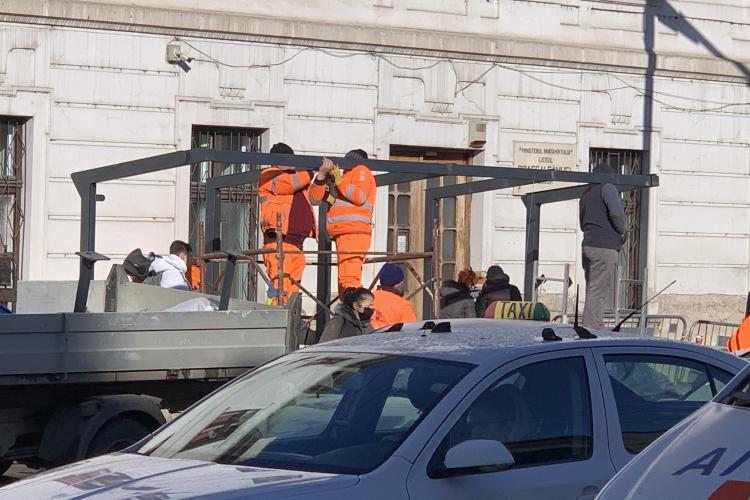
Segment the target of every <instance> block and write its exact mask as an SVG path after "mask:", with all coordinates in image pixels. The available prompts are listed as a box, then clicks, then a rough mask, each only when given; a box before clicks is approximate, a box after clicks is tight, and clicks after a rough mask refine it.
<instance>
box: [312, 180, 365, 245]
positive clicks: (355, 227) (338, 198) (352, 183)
mask: <svg viewBox="0 0 750 500" xmlns="http://www.w3.org/2000/svg"><path fill="white" fill-rule="evenodd" d="M376 192H377V186H376V184H375V177H373V175H372V172H370V169H369V168H367V167H366V166H364V165H357V166H356V167H354V168H352V169H350V170H347V171H346V172H344V174H343V176H342V178H341V182H340V183H339V184H338V185H337V186H333V184H332V183H330V184H329V182H328V180H327V179H326V180H324V181H323V182H319V181H318V180H317V178H315V180H314V181H313V183H312V186H311V187H310V199H311V200H312V202H313V203H315V204H318V203H320V202H321V201H323V200H325V199H326V198H327V197H328V195H329V194H330V195H331V196H333V197H334V198H335V201H334V202H333V204H332V205H331V207H330V208H329V209H328V217H327V218H326V228H327V229H328V234H329V235H330V237H331V238H336V237H337V236H341V235H342V234H367V235H371V234H372V214H373V212H374V210H375V195H376Z"/></svg>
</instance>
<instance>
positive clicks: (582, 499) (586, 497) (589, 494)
mask: <svg viewBox="0 0 750 500" xmlns="http://www.w3.org/2000/svg"><path fill="white" fill-rule="evenodd" d="M600 489H601V488H599V487H598V486H586V487H585V488H583V490H582V491H581V494H580V495H578V499H577V500H594V498H595V497H596V495H597V494H598V493H599V490H600Z"/></svg>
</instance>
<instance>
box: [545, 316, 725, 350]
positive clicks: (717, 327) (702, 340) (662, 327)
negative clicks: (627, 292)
mask: <svg viewBox="0 0 750 500" xmlns="http://www.w3.org/2000/svg"><path fill="white" fill-rule="evenodd" d="M616 320H617V318H616V317H615V316H614V315H606V316H605V317H604V329H605V330H611V329H612V328H614V326H615V325H616V324H617V323H618V321H616ZM552 322H553V323H557V322H562V315H557V316H555V317H554V318H552ZM568 323H569V324H572V323H573V318H571V317H568ZM738 327H739V325H738V324H736V323H725V322H721V321H708V320H703V319H701V320H698V321H696V322H694V323H693V324H692V325H690V329H688V327H687V320H686V319H685V318H684V317H683V316H678V315H672V314H651V315H648V316H646V325H645V328H644V330H643V334H644V335H647V336H649V337H659V338H665V339H670V340H678V341H683V342H691V343H694V344H699V345H705V346H708V347H715V348H717V349H722V350H723V349H726V345H727V341H728V340H729V338H730V337H731V336H732V334H733V333H734V331H735V330H736V329H737V328H738ZM620 331H622V332H625V333H639V332H640V331H641V318H640V316H637V315H636V316H633V317H631V318H630V319H628V320H627V321H626V322H625V323H624V324H623V325H622V328H621V330H620Z"/></svg>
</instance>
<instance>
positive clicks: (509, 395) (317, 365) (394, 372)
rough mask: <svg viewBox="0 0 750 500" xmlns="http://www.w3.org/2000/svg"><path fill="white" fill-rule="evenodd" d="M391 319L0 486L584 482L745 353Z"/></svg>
mask: <svg viewBox="0 0 750 500" xmlns="http://www.w3.org/2000/svg"><path fill="white" fill-rule="evenodd" d="M394 330H400V331H394V332H387V333H378V334H374V335H367V336H363V337H355V338H348V339H342V340H339V341H335V342H329V343H325V344H320V345H317V346H314V347H311V348H307V349H303V350H301V351H298V352H295V353H292V354H289V355H286V356H283V357H281V358H279V359H277V360H275V361H273V362H271V363H268V364H267V365H265V366H263V367H261V368H258V369H256V370H255V371H253V372H251V373H248V374H247V375H245V376H243V377H240V378H238V379H237V380H235V381H233V382H232V383H230V384H228V385H226V386H224V387H223V388H222V389H220V390H218V391H217V392H215V393H214V394H212V395H210V396H209V397H207V398H206V399H204V400H202V401H200V402H199V403H197V404H196V405H194V406H193V407H192V408H191V409H190V410H188V411H186V412H185V413H183V414H182V415H181V416H180V417H179V418H177V419H176V420H174V421H172V422H171V423H169V424H167V425H166V426H164V427H162V428H161V429H159V430H158V431H157V432H156V433H154V434H153V435H152V436H149V437H148V438H146V439H144V440H143V441H142V442H140V443H138V444H136V445H134V446H133V447H131V448H130V449H128V450H127V451H126V452H123V453H116V454H111V455H107V456H103V457H99V458H95V459H91V460H86V461H84V462H80V463H78V464H74V465H72V466H67V467H64V468H62V469H57V470H53V471H50V472H48V473H46V474H43V475H40V476H37V477H34V478H31V479H28V480H25V481H21V482H19V483H16V484H12V485H10V486H7V487H5V488H3V489H0V499H17V498H33V499H49V498H55V499H64V498H86V499H126V498H127V499H138V500H145V499H159V500H162V499H164V500H166V499H169V500H172V499H181V498H206V499H207V498H211V499H239V498H253V499H255V498H263V499H272V498H273V499H276V498H295V499H299V500H323V499H326V500H329V499H331V498H356V499H362V500H367V499H373V500H375V499H377V500H380V499H383V498H387V499H389V500H400V499H404V500H407V499H414V498H417V499H431V500H443V499H445V500H449V499H450V500H457V499H471V500H481V499H499V498H502V499H543V498H554V499H571V500H572V499H587V498H588V499H593V498H594V496H595V495H596V494H597V493H598V492H599V490H600V489H601V487H602V486H603V485H604V484H605V483H606V482H607V481H608V480H609V479H610V478H611V477H612V476H613V475H614V474H615V473H616V472H617V470H619V469H620V468H622V467H623V466H624V465H625V464H626V463H627V462H628V461H629V460H630V459H631V458H632V457H633V456H634V455H635V454H636V453H638V452H639V451H641V450H642V449H643V448H645V447H646V446H647V445H648V444H650V443H651V442H652V441H653V440H654V439H656V438H657V437H658V436H659V435H660V434H661V433H663V432H664V431H666V430H667V429H669V428H670V427H672V426H673V425H674V424H676V423H678V422H679V421H680V420H682V419H683V418H684V417H686V416H687V415H689V414H690V413H692V412H693V411H694V410H696V409H698V408H699V407H700V406H702V405H703V404H704V403H705V402H707V401H709V400H710V399H711V398H712V397H713V396H714V395H715V394H716V392H717V391H718V390H720V389H721V388H722V387H723V386H724V385H725V384H726V383H727V382H728V381H729V380H730V379H731V378H732V377H733V376H734V375H735V374H736V373H737V372H739V371H740V369H741V368H742V367H744V366H746V362H745V361H743V360H741V359H739V358H736V357H734V356H731V355H729V354H725V353H721V352H718V351H715V350H712V349H709V348H706V347H701V346H695V345H691V344H687V343H677V342H671V341H666V340H655V339H650V338H626V337H623V336H618V337H608V336H605V335H604V334H601V335H599V337H598V338H587V339H581V338H580V337H579V336H578V335H577V334H576V330H574V328H573V327H570V326H563V325H546V324H541V325H540V324H539V323H535V322H522V321H501V320H482V319H478V320H451V321H445V322H438V323H437V324H435V323H432V322H430V323H427V324H422V323H414V324H407V325H403V326H402V327H401V328H394ZM579 331H580V330H579ZM581 335H582V336H584V337H588V335H586V331H585V330H584V331H582V332H581Z"/></svg>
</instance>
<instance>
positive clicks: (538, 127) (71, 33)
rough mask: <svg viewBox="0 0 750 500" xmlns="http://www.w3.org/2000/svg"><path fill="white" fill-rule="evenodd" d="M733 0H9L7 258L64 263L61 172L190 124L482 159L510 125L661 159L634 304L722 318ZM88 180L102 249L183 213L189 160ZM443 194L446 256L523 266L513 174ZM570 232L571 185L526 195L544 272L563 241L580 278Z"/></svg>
mask: <svg viewBox="0 0 750 500" xmlns="http://www.w3.org/2000/svg"><path fill="white" fill-rule="evenodd" d="M749 6H750V2H747V1H746V0H721V1H708V0H704V1H693V0H671V1H666V0H665V1H661V2H652V1H650V0H648V1H647V0H618V1H595V0H544V1H541V0H540V1H537V0H523V1H522V0H307V1H304V0H276V1H273V2H260V1H246V0H227V1H222V2H218V1H203V2H197V1H194V0H159V1H157V0H4V1H2V2H0V116H2V117H10V118H14V117H15V118H19V119H22V121H23V123H24V127H25V145H26V165H25V175H24V183H23V200H22V203H21V206H22V208H23V216H24V224H23V228H22V232H21V238H22V241H21V243H20V249H21V252H20V260H19V271H20V272H19V274H20V278H21V279H24V280H57V279H74V278H75V277H76V276H77V265H78V260H77V257H76V256H75V254H74V252H75V251H77V250H78V242H79V239H78V224H79V210H80V208H79V204H78V196H77V195H76V193H75V189H74V187H73V184H72V183H71V181H70V173H71V172H73V171H77V170H82V169H86V168H92V167H97V166H102V165H106V164H111V163H116V162H121V161H126V160H131V159H136V158H141V157H145V156H152V155H156V154H161V153H166V152H170V151H174V150H180V149H189V148H190V147H191V146H192V145H195V137H196V135H195V134H196V130H197V128H201V127H202V128H204V129H210V128H211V127H215V128H227V127H233V128H238V129H248V130H253V131H256V132H257V136H258V138H259V143H258V144H259V145H260V148H261V149H262V150H264V151H267V150H268V148H269V147H270V145H271V144H273V143H274V142H278V141H284V142H286V143H288V144H290V145H291V146H292V147H293V148H294V149H295V151H297V152H299V153H302V154H316V155H336V156H338V155H343V153H345V152H346V151H347V150H349V149H353V148H362V149H365V150H367V151H368V152H369V153H370V154H371V155H373V156H374V157H377V158H381V159H388V158H393V157H403V156H407V157H408V156H413V157H415V159H420V158H422V159H425V161H427V160H429V159H430V158H441V157H442V156H445V155H447V156H445V157H446V158H449V157H451V155H459V156H460V155H461V154H464V155H465V158H467V161H471V162H472V163H474V164H480V165H490V166H492V165H498V166H513V165H514V161H513V156H514V142H521V141H523V142H534V143H566V144H571V145H573V146H574V148H575V151H576V158H575V160H576V167H575V168H577V169H579V170H588V169H589V168H590V165H591V162H592V161H593V160H592V158H593V156H592V152H595V151H598V152H599V153H598V154H602V155H606V154H608V153H612V154H620V153H622V152H626V153H627V154H631V153H632V154H633V155H635V156H637V157H638V158H643V156H645V157H647V158H650V161H649V162H648V163H649V165H648V167H649V169H650V170H649V171H648V172H646V171H645V167H644V171H643V172H642V173H654V174H658V175H659V177H660V181H661V185H660V186H659V187H658V188H656V189H653V190H650V191H647V192H644V194H643V196H642V198H641V199H640V200H639V203H640V205H639V206H641V207H646V208H642V209H641V210H643V211H644V213H643V214H642V216H643V217H646V216H647V219H648V223H647V224H643V225H642V230H643V231H645V232H646V236H645V237H644V238H643V240H642V242H643V244H644V245H645V246H644V247H642V250H641V261H640V263H641V264H643V265H644V267H646V268H647V269H648V271H647V273H646V279H647V285H648V289H649V290H652V291H654V290H658V289H660V288H661V287H662V286H664V285H666V284H667V283H669V282H671V281H672V280H673V279H676V280H677V284H676V285H675V286H674V287H672V288H671V289H670V290H669V295H667V296H666V297H665V298H664V299H663V300H661V301H660V302H659V304H658V305H657V306H656V307H655V308H654V309H653V310H657V309H658V310H660V311H662V312H676V313H680V312H684V311H685V310H690V311H691V314H693V315H694V316H695V315H698V316H703V317H710V318H713V319H729V320H733V321H737V320H739V319H740V318H741V315H742V312H743V310H744V296H745V295H746V294H747V292H748V289H750V272H749V271H748V265H749V263H750V234H749V233H750V210H749V209H750V154H749V153H750V147H749V145H750V115H749V113H750V90H749V88H748V85H749V84H750V76H749V75H750V71H749V70H748V69H747V65H750V56H748V54H750V8H748V7H749ZM175 38H178V39H179V40H178V41H176V42H174V39H175ZM170 42H173V43H178V44H179V45H180V47H181V49H182V51H183V53H185V54H187V55H188V56H190V57H192V58H193V60H192V62H190V63H189V65H190V67H191V69H190V71H189V72H185V71H183V70H182V69H180V68H179V67H178V66H176V65H172V64H169V63H168V62H167V61H166V59H165V53H166V48H167V45H168V44H169V43H170ZM650 53H651V56H650V55H649V54H650ZM649 73H650V74H651V75H652V76H653V77H652V79H651V80H652V83H649V81H648V80H649V78H648V77H647V74H649ZM652 91H653V93H652ZM648 96H653V101H652V102H649V101H650V100H649V99H647V97H648ZM471 120H480V121H483V122H485V123H486V144H485V145H484V147H483V148H482V149H481V150H476V149H473V148H470V147H469V144H468V143H469V137H468V130H469V123H470V121H471ZM644 150H646V151H647V153H646V154H645V155H643V151H644ZM644 163H646V162H643V161H642V163H641V165H643V164H644ZM100 192H102V193H103V194H104V195H105V196H106V202H104V203H101V204H100V206H99V226H98V232H97V250H98V251H99V252H101V253H104V254H106V255H109V256H110V257H112V258H113V260H114V261H119V260H121V259H122V258H123V257H124V256H125V254H127V252H128V251H130V250H131V249H133V248H135V247H142V248H144V249H155V250H159V249H161V250H162V251H163V250H165V249H166V247H167V246H168V245H169V242H170V241H171V240H173V239H175V238H182V239H187V238H188V236H189V234H190V231H191V215H190V212H191V173H190V168H189V167H185V168H182V169H179V170H176V171H168V172H164V173H159V174H154V175H148V176H144V177H138V178H133V179H127V180H123V181H117V182H112V183H107V184H104V185H102V186H101V187H100ZM388 196H389V195H388V190H387V189H385V188H381V190H380V192H379V197H378V208H377V212H376V217H375V219H376V222H375V243H374V248H375V249H376V250H385V249H386V246H387V239H388V231H389V228H390V229H394V227H395V230H398V227H396V226H397V224H396V222H393V221H395V219H396V217H395V215H394V218H393V221H391V220H389V208H388V207H389V203H388ZM415 201H416V198H415ZM461 207H462V209H463V210H465V211H466V213H467V217H466V221H465V226H466V227H463V228H462V229H461V231H460V232H459V235H458V238H457V240H459V241H458V242H457V243H456V245H463V250H460V249H457V250H456V253H457V254H459V255H460V254H461V253H462V251H463V253H464V254H465V257H457V261H456V264H457V265H462V264H471V265H472V266H473V267H474V268H475V269H486V268H487V267H488V266H489V265H491V264H494V263H500V264H501V265H503V267H504V268H505V269H506V271H507V272H508V273H509V274H510V275H511V276H512V277H514V281H518V282H521V281H522V275H523V260H524V237H523V234H524V233H523V228H524V209H523V205H522V203H521V202H520V201H519V199H518V197H517V196H514V194H513V192H512V190H508V191H500V192H496V193H486V194H480V195H474V196H473V197H472V198H471V202H470V205H466V206H464V205H462V206H461ZM392 210H397V208H396V207H395V204H394V208H393V209H392ZM413 210H414V209H413ZM413 213H414V212H412V215H413ZM412 223H413V224H421V219H417V221H412ZM394 224H395V225H396V226H394ZM581 238H582V236H581V234H580V232H579V231H578V229H577V203H576V202H566V203H563V204H559V205H550V206H547V207H545V208H543V209H542V234H541V251H540V256H539V258H540V271H541V272H543V273H545V274H546V275H547V276H559V275H561V273H562V267H563V265H564V263H566V262H567V263H570V264H573V265H574V279H575V281H576V282H581V283H582V282H583V273H582V271H581V269H580V242H581ZM411 246H413V245H411ZM0 250H2V249H0ZM459 261H460V262H459ZM106 272H107V266H106V265H101V266H100V267H99V268H98V271H97V276H98V277H102V276H103V275H105V274H106ZM373 272H374V269H368V271H367V273H366V278H367V277H368V275H369V277H371V276H372V273H373ZM314 279H315V275H314V270H310V271H309V272H308V274H307V275H306V280H308V281H311V286H312V282H314ZM365 281H367V279H365ZM543 291H546V292H549V293H557V292H559V289H556V288H555V287H554V286H549V287H547V288H546V289H545V290H543Z"/></svg>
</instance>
